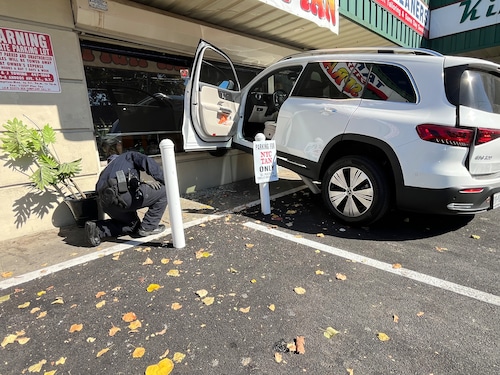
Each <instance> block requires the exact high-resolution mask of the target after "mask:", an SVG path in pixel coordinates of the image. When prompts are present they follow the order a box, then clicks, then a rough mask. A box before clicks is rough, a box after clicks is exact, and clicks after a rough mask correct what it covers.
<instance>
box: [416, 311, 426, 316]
mask: <svg viewBox="0 0 500 375" xmlns="http://www.w3.org/2000/svg"><path fill="white" fill-rule="evenodd" d="M424 314H425V313H424V312H423V311H420V312H418V313H417V316H423V315H424Z"/></svg>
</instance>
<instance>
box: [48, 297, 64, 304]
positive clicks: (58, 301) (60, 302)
mask: <svg viewBox="0 0 500 375" xmlns="http://www.w3.org/2000/svg"><path fill="white" fill-rule="evenodd" d="M51 304H52V305H64V300H63V298H62V297H57V298H56V299H55V300H54V301H53V302H52V303H51Z"/></svg>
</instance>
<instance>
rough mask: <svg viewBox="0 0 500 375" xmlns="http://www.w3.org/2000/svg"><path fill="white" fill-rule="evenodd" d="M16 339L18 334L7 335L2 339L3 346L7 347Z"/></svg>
mask: <svg viewBox="0 0 500 375" xmlns="http://www.w3.org/2000/svg"><path fill="white" fill-rule="evenodd" d="M16 339H17V335H14V334H10V335H7V336H5V337H4V339H3V340H2V344H1V346H2V348H5V347H6V346H7V345H9V344H13V343H15V342H16Z"/></svg>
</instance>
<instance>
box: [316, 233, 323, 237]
mask: <svg viewBox="0 0 500 375" xmlns="http://www.w3.org/2000/svg"><path fill="white" fill-rule="evenodd" d="M316 237H325V235H324V234H323V233H316Z"/></svg>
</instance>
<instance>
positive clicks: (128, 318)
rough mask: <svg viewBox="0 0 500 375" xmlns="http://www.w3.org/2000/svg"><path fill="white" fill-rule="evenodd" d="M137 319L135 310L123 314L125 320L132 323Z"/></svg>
mask: <svg viewBox="0 0 500 375" xmlns="http://www.w3.org/2000/svg"><path fill="white" fill-rule="evenodd" d="M136 319H137V315H135V313H133V312H128V313H126V314H124V315H123V316H122V320H123V321H124V322H127V323H130V322H133V321H134V320H136Z"/></svg>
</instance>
